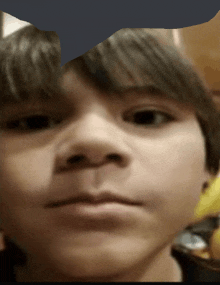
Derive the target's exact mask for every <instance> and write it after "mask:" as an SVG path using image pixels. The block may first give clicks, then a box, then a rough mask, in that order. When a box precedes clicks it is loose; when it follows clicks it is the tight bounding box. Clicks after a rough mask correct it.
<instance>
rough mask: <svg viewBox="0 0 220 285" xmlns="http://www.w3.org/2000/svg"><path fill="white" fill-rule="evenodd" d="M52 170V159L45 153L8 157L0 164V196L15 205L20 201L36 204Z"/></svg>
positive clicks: (36, 152) (20, 154)
mask: <svg viewBox="0 0 220 285" xmlns="http://www.w3.org/2000/svg"><path fill="white" fill-rule="evenodd" d="M52 169H53V163H52V157H51V155H50V153H47V152H45V151H32V152H31V151H29V152H23V153H18V154H13V155H9V156H8V157H7V158H5V159H2V162H1V169H0V183H1V189H2V190H1V192H2V193H1V196H2V195H4V196H5V197H8V199H10V201H11V202H12V201H13V202H15V203H16V201H17V202H18V203H19V201H21V199H23V201H24V202H25V201H32V200H33V201H35V203H36V201H37V200H36V199H37V197H39V196H41V194H42V195H43V194H44V193H43V192H44V191H45V189H47V188H48V186H49V185H50V183H51V177H52ZM29 198H30V199H31V200H30V199H29ZM17 199H18V200H17Z"/></svg>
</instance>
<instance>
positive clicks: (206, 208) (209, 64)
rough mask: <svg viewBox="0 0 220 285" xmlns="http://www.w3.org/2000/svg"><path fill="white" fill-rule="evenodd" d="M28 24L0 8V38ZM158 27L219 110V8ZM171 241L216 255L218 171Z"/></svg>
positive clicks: (219, 244) (219, 237) (219, 249)
mask: <svg viewBox="0 0 220 285" xmlns="http://www.w3.org/2000/svg"><path fill="white" fill-rule="evenodd" d="M29 24H30V23H28V22H25V21H21V20H19V19H17V18H16V17H13V16H11V15H9V14H7V13H4V12H2V11H0V39H1V38H3V37H6V36H7V35H9V34H11V33H13V32H15V31H16V30H18V29H20V28H22V27H24V26H26V25H29ZM158 30H159V31H160V32H161V33H162V34H164V35H165V36H166V37H167V38H168V40H169V41H170V42H172V43H173V44H174V45H176V46H177V47H178V49H179V50H180V51H181V52H182V53H183V54H184V55H186V56H187V57H188V58H190V59H191V61H192V62H193V63H194V65H195V67H196V69H197V70H198V72H199V73H200V75H201V76H202V77H203V78H204V79H205V80H206V82H207V84H208V86H209V87H210V89H211V91H212V92H211V94H212V98H213V100H214V102H215V103H216V106H217V108H218V109H219V112H220V11H219V12H218V13H217V14H216V16H215V17H214V18H212V19H211V20H210V21H209V22H207V23H204V24H200V25H196V26H191V27H187V28H182V29H170V30H165V29H158ZM174 244H175V245H176V246H180V247H184V248H185V249H186V250H189V251H193V252H194V254H195V255H197V256H200V257H202V258H206V259H209V258H214V259H220V175H219V177H218V178H217V179H216V180H215V181H214V182H213V183H211V185H210V187H209V189H208V190H207V191H206V193H205V194H204V195H202V196H201V201H200V203H199V205H198V206H197V208H196V209H195V221H194V223H192V225H190V226H189V227H188V228H187V229H185V230H184V231H183V232H182V233H181V234H180V235H179V236H178V237H177V239H176V240H175V243H174ZM0 247H1V242H0Z"/></svg>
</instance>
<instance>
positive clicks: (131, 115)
mask: <svg viewBox="0 0 220 285" xmlns="http://www.w3.org/2000/svg"><path fill="white" fill-rule="evenodd" d="M135 116H136V118H135ZM156 116H157V117H156ZM157 118H159V122H156V124H153V123H152V121H153V120H154V121H155V119H157ZM123 119H124V121H126V122H130V121H135V119H136V123H135V122H133V124H135V125H138V126H140V127H145V128H146V127H154V128H156V127H158V126H162V125H164V124H166V123H169V122H172V121H174V120H175V118H174V117H173V116H172V115H170V114H168V113H165V112H162V111H159V110H154V109H152V110H151V109H141V110H137V111H134V112H128V113H126V114H125V115H124V116H123ZM161 119H162V120H161Z"/></svg>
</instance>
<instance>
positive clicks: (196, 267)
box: [172, 249, 220, 282]
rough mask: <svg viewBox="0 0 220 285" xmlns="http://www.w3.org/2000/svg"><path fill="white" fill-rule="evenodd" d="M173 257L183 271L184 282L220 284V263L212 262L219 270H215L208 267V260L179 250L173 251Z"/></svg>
mask: <svg viewBox="0 0 220 285" xmlns="http://www.w3.org/2000/svg"><path fill="white" fill-rule="evenodd" d="M172 256H173V257H174V258H175V259H176V260H177V262H178V263H179V265H180V267H181V269H182V272H183V282H220V261H216V262H215V261H214V262H212V265H213V266H214V263H216V268H218V270H215V269H214V268H213V269H211V267H210V268H209V267H207V264H208V261H207V260H203V259H202V258H199V257H192V256H191V255H189V254H187V253H184V252H182V251H180V250H177V249H173V250H172ZM203 264H204V265H203ZM210 264H211V261H210Z"/></svg>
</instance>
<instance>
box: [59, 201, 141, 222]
mask: <svg viewBox="0 0 220 285" xmlns="http://www.w3.org/2000/svg"><path fill="white" fill-rule="evenodd" d="M134 208H135V206H131V205H128V204H122V203H116V202H106V203H99V204H92V203H75V204H69V205H64V206H60V207H57V208H55V209H56V211H58V212H59V213H60V214H62V215H65V216H72V217H75V218H79V219H90V220H94V221H98V220H107V219H119V220H120V219H122V220H124V219H128V218H129V216H130V215H131V213H132V211H134Z"/></svg>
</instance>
